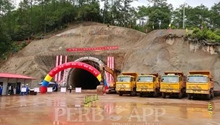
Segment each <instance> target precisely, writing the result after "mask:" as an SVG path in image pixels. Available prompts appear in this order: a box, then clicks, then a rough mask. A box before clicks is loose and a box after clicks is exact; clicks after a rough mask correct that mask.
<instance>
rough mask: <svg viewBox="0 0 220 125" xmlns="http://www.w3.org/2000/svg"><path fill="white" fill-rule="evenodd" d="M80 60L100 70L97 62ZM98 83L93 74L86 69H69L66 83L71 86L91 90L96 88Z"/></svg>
mask: <svg viewBox="0 0 220 125" xmlns="http://www.w3.org/2000/svg"><path fill="white" fill-rule="evenodd" d="M81 62H83V63H87V64H89V65H91V66H93V67H95V68H96V69H97V70H99V71H100V69H99V64H98V63H97V62H94V61H91V60H85V61H81ZM99 84H100V83H99V81H98V79H97V78H96V77H95V76H94V75H93V74H91V73H90V72H88V71H86V70H83V69H78V68H76V69H71V70H70V72H69V77H68V84H67V85H71V86H72V87H73V88H75V87H81V88H82V89H84V90H85V89H90V90H91V89H96V87H97V86H98V85H99Z"/></svg>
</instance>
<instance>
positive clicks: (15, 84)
mask: <svg viewBox="0 0 220 125" xmlns="http://www.w3.org/2000/svg"><path fill="white" fill-rule="evenodd" d="M32 80H35V78H33V77H29V76H24V75H20V74H10V73H0V86H1V87H2V93H1V95H11V94H12V95H14V94H19V93H20V92H18V91H16V90H19V91H20V90H21V86H22V84H24V85H26V84H28V85H29V88H30V87H31V81H32ZM9 88H10V89H9Z"/></svg>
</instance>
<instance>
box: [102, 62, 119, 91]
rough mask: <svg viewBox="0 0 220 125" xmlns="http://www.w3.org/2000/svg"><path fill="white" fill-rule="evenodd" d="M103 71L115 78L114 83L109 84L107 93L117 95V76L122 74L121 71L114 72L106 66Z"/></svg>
mask: <svg viewBox="0 0 220 125" xmlns="http://www.w3.org/2000/svg"><path fill="white" fill-rule="evenodd" d="M103 71H106V72H108V73H110V74H111V75H112V76H113V81H112V82H111V83H108V84H109V88H108V91H107V93H115V92H116V90H115V88H116V81H117V76H118V75H119V74H120V73H121V72H120V71H119V70H112V69H110V68H109V67H108V66H104V67H103Z"/></svg>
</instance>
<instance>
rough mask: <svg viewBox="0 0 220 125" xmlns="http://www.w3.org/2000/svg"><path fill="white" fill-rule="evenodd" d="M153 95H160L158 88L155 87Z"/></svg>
mask: <svg viewBox="0 0 220 125" xmlns="http://www.w3.org/2000/svg"><path fill="white" fill-rule="evenodd" d="M153 96H154V97H157V96H158V89H155V91H154V93H153Z"/></svg>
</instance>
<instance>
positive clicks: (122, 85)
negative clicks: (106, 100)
mask: <svg viewBox="0 0 220 125" xmlns="http://www.w3.org/2000/svg"><path fill="white" fill-rule="evenodd" d="M137 77H138V74H137V73H122V74H121V75H118V77H117V82H116V91H117V93H118V94H119V95H120V96H122V95H123V94H130V95H131V96H132V95H136V81H137Z"/></svg>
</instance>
